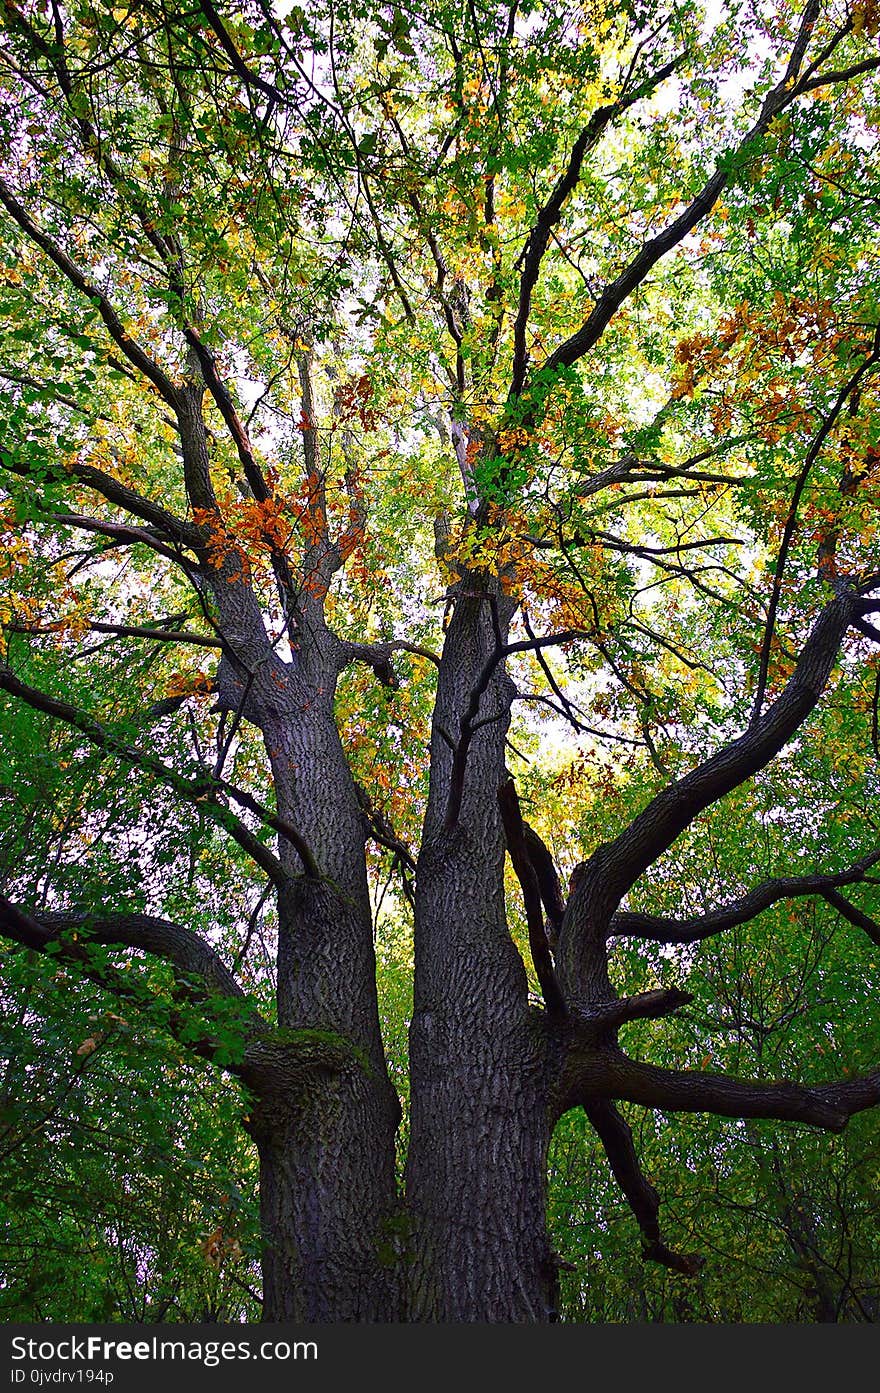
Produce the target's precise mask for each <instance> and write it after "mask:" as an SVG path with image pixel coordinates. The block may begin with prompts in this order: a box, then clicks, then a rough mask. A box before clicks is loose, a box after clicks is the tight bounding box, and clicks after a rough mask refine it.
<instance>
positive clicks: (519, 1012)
mask: <svg viewBox="0 0 880 1393" xmlns="http://www.w3.org/2000/svg"><path fill="white" fill-rule="evenodd" d="M500 617H501V619H502V622H503V623H504V628H505V629H506V622H504V621H505V620H506V619H509V611H508V613H507V615H504V614H503V613H501V614H500ZM495 643H496V635H495V634H494V632H493V627H492V625H491V622H490V614H489V608H488V605H487V603H485V602H482V603H481V602H480V601H473V600H467V599H465V600H459V601H458V604H457V606H456V610H455V613H454V615H453V618H452V620H451V623H450V626H449V630H448V632H447V636H446V643H445V648H444V656H443V664H442V667H441V673H440V681H439V690H438V697H437V706H436V713H435V728H434V735H433V746H432V775H431V790H430V796H429V806H428V812H427V818H426V823H425V833H424V838H423V842H422V852H421V856H420V859H419V865H418V877H417V896H416V938H415V960H416V970H415V1005H414V1012H413V1021H412V1028H411V1032H410V1068H411V1082H412V1105H411V1106H412V1115H411V1134H410V1144H409V1156H408V1165H407V1202H408V1207H409V1212H410V1216H411V1219H412V1222H413V1260H412V1263H411V1267H410V1279H411V1280H410V1301H411V1318H412V1319H414V1320H423V1321H425V1320H428V1321H491V1322H505V1321H507V1322H513V1321H523V1322H526V1321H528V1322H534V1321H544V1320H547V1319H550V1318H552V1314H553V1309H554V1305H555V1301H554V1296H553V1291H554V1286H555V1282H554V1278H555V1269H554V1266H553V1262H552V1258H551V1252H550V1246H549V1241H548V1237H547V1232H546V1218H545V1212H546V1152H547V1145H548V1142H549V1136H550V1126H551V1123H550V1108H549V1105H548V1091H549V1090H548V1057H549V1050H548V1044H547V1039H546V1036H545V1031H544V1027H543V1025H542V1017H541V1013H540V1012H538V1011H535V1010H533V1009H532V1008H530V1006H529V1003H528V993H527V981H526V974H525V970H524V967H523V963H522V960H521V958H520V956H519V953H518V951H517V949H516V947H515V946H514V944H513V942H512V940H511V938H510V934H509V932H508V928H507V923H506V918H505V909H504V886H503V866H504V837H503V830H502V827H501V821H500V816H499V811H498V804H497V790H498V787H499V785H500V784H501V783H502V782H503V779H504V776H505V769H504V741H505V735H506V731H507V726H508V720H509V706H510V699H511V690H510V683H509V679H507V678H506V677H505V675H504V673H503V670H502V666H501V665H500V664H499V666H498V668H497V669H496V671H495V673H494V676H493V679H492V682H491V683H490V685H489V687H488V689H487V691H486V694H485V696H484V698H483V701H482V703H481V707H480V719H482V718H483V717H484V716H493V717H495V718H496V719H494V720H493V721H491V723H488V724H486V725H484V726H482V727H481V728H480V729H479V730H478V731H477V732H476V734H475V735H474V739H473V743H472V746H471V749H470V752H469V757H468V763H467V773H466V780H465V788H464V797H463V800H462V805H461V813H460V817H459V818H458V820H457V824H456V826H455V827H454V828H452V829H451V830H450V829H449V827H448V826H447V825H446V823H447V821H448V816H447V815H448V803H449V783H450V776H451V771H452V751H451V750H450V748H449V745H448V743H447V741H446V739H445V738H444V736H443V735H442V734H441V733H440V728H441V727H442V729H443V730H444V731H445V732H446V735H447V736H450V737H452V739H453V741H454V740H455V739H457V738H458V736H459V732H460V725H459V718H460V716H461V714H462V713H463V712H464V711H465V710H466V708H467V705H468V700H469V697H470V693H471V691H472V689H473V686H474V683H475V682H476V680H477V677H478V675H479V674H480V672H481V671H483V669H484V665H485V662H486V659H487V656H488V655H489V654H490V653H491V652H492V650H493V648H494V646H495Z"/></svg>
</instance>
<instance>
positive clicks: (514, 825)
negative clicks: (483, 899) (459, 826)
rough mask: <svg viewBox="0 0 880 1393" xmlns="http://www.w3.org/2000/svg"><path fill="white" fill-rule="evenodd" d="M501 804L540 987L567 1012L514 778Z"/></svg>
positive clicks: (550, 1006) (548, 1001)
mask: <svg viewBox="0 0 880 1393" xmlns="http://www.w3.org/2000/svg"><path fill="white" fill-rule="evenodd" d="M498 807H499V808H500V810H501V821H502V824H503V826H504V836H505V838H506V840H507V850H508V852H509V854H510V860H511V864H512V865H513V869H514V871H515V873H516V878H517V880H518V881H519V883H520V888H521V889H522V896H523V904H524V905H525V911H526V924H527V927H528V933H529V950H530V952H531V955H532V962H533V963H534V966H535V975H536V976H537V978H538V983H539V985H540V987H541V995H542V996H543V998H544V1004H545V1005H546V1007H547V1010H548V1011H549V1012H550V1014H551V1015H557V1016H559V1015H564V1014H565V1009H566V1008H565V999H564V997H563V995H562V992H561V991H560V989H559V983H558V982H557V980H556V973H555V972H554V970H553V958H552V955H551V953H550V944H549V943H548V941H547V933H546V930H545V928H544V915H543V912H542V909H541V891H540V886H539V883H538V876H537V873H536V871H535V867H534V865H533V864H532V859H531V856H530V855H529V849H528V844H527V841H526V836H525V828H524V826H523V820H522V812H521V810H520V806H519V798H518V797H517V793H516V785H515V784H514V782H513V779H508V780H507V782H506V783H504V784H502V785H501V787H500V788H499V790H498ZM542 845H543V844H542Z"/></svg>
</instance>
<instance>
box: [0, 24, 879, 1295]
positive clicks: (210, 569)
mask: <svg viewBox="0 0 880 1393" xmlns="http://www.w3.org/2000/svg"><path fill="white" fill-rule="evenodd" d="M2 14H3V39H2V65H3V66H2V71H3V79H2V82H3V85H2V88H0V121H2V133H3V147H4V156H3V170H2V178H0V204H2V208H3V215H2V216H3V228H4V239H3V252H2V258H3V262H2V287H3V289H2V316H3V320H2V322H3V326H4V327H3V334H4V351H3V359H2V369H0V384H2V391H3V396H4V402H5V415H6V420H5V428H4V435H3V439H2V456H0V459H2V469H3V489H4V502H3V509H4V512H3V523H2V525H3V528H4V539H5V542H6V547H7V560H6V562H5V565H4V586H5V593H4V596H3V599H2V602H0V603H2V620H3V628H4V635H5V657H4V659H3V662H2V665H0V688H2V690H3V692H4V694H5V704H4V708H3V716H2V719H3V722H4V729H5V742H4V753H3V761H4V769H3V784H4V790H5V793H4V798H3V810H4V822H3V846H4V861H5V877H6V887H5V895H4V898H3V899H2V901H0V906H2V910H0V928H2V932H3V935H4V936H5V938H6V939H7V940H8V942H9V944H10V945H12V947H11V949H10V951H9V953H7V954H6V961H8V963H9V965H10V966H9V972H10V976H11V980H13V981H14V980H16V979H15V974H16V972H20V971H21V970H22V968H21V964H20V958H21V949H25V950H27V952H26V954H25V961H26V962H30V963H32V955H33V954H38V955H40V954H48V955H50V956H51V957H54V959H55V962H56V964H57V973H56V976H57V977H58V978H60V980H61V982H62V983H63V984H64V985H62V986H61V987H59V990H70V986H69V984H70V983H71V982H74V983H75V982H80V983H83V984H85V985H86V986H87V988H88V991H89V992H92V991H94V990H97V991H98V992H99V993H100V994H101V999H102V1000H106V1001H107V1002H108V1003H110V1005H109V1006H108V1008H106V1009H111V1010H113V1011H115V1012H117V1013H118V1014H119V1015H120V1016H121V1017H123V1018H124V1019H125V1020H126V1022H131V1021H134V1022H135V1024H134V1025H133V1026H132V1028H133V1029H135V1030H143V1031H146V1032H154V1033H158V1035H159V1036H161V1037H162V1038H163V1039H165V1040H166V1041H168V1042H169V1047H170V1046H171V1044H172V1043H173V1045H174V1047H175V1048H178V1049H182V1050H183V1051H185V1052H187V1053H189V1054H190V1055H191V1056H193V1057H195V1058H197V1059H203V1060H207V1061H209V1062H210V1063H211V1065H212V1067H213V1068H215V1069H217V1070H220V1071H224V1072H225V1073H227V1074H228V1075H229V1076H231V1077H232V1078H233V1079H234V1080H236V1081H237V1082H238V1084H239V1085H240V1087H241V1089H242V1090H243V1097H244V1099H245V1102H244V1104H243V1112H242V1118H243V1125H244V1127H245V1129H246V1131H247V1133H248V1135H249V1136H250V1137H251V1138H252V1139H253V1141H254V1142H255V1144H256V1147H257V1149H258V1152H259V1163H260V1213H261V1228H262V1245H263V1247H262V1254H263V1255H262V1270H263V1313H264V1318H265V1319H268V1320H286V1319H295V1320H304V1321H328V1320H360V1321H388V1320H393V1319H406V1320H432V1321H462V1320H469V1321H475V1320H477V1321H545V1320H550V1319H553V1318H554V1317H555V1314H556V1311H557V1287H558V1268H559V1259H558V1257H557V1255H556V1254H555V1253H554V1251H553V1250H552V1248H551V1245H550V1243H549V1240H548V1235H547V1216H546V1208H547V1158H548V1148H549V1146H550V1142H551V1138H552V1136H553V1133H554V1130H555V1128H556V1127H557V1124H558V1123H559V1122H560V1119H562V1118H565V1117H567V1115H568V1114H570V1113H571V1112H572V1111H573V1110H575V1111H582V1112H583V1113H584V1114H585V1116H586V1118H587V1119H588V1121H589V1124H590V1126H591V1128H592V1130H593V1132H594V1133H595V1136H596V1137H597V1138H598V1140H599V1142H600V1143H601V1146H602V1148H603V1149H604V1153H605V1155H606V1156H607V1160H608V1164H609V1165H610V1169H611V1172H612V1174H613V1176H614V1178H615V1180H616V1182H617V1183H618V1185H619V1186H620V1188H621V1190H622V1192H623V1194H624V1196H625V1198H626V1200H627V1202H628V1204H629V1205H630V1206H631V1208H632V1211H633V1213H634V1215H635V1218H636V1220H637V1222H638V1225H639V1227H640V1229H641V1233H642V1237H643V1253H644V1256H645V1257H646V1258H647V1259H650V1260H653V1261H654V1262H657V1263H660V1264H662V1265H665V1266H666V1267H668V1268H670V1269H671V1270H672V1271H673V1272H676V1273H679V1274H681V1275H683V1276H685V1275H688V1274H694V1273H695V1272H697V1271H698V1270H699V1265H700V1259H699V1257H698V1256H696V1255H694V1254H691V1253H681V1252H679V1251H677V1250H674V1249H673V1248H672V1247H671V1246H670V1245H669V1244H668V1243H667V1242H666V1240H665V1238H664V1234H663V1231H662V1230H661V1227H660V1223H659V1217H658V1214H659V1206H660V1201H659V1195H658V1192H657V1190H656V1189H655V1188H654V1185H653V1184H652V1183H651V1181H650V1180H649V1179H648V1177H647V1176H646V1174H645V1173H644V1172H643V1170H642V1167H641V1164H640V1160H639V1156H638V1152H637V1147H636V1144H635V1141H634V1133H633V1130H632V1128H631V1126H630V1121H629V1119H631V1118H633V1117H634V1116H635V1115H636V1113H637V1111H638V1110H640V1109H649V1110H653V1111H654V1112H656V1113H657V1114H658V1116H660V1117H662V1116H663V1115H665V1114H667V1113H669V1112H677V1111H682V1112H685V1113H696V1114H706V1113H708V1114H715V1115H719V1116H721V1117H726V1118H738V1119H749V1120H751V1119H775V1120H777V1121H779V1122H783V1123H793V1124H798V1125H801V1126H802V1125H806V1126H810V1127H814V1128H820V1129H826V1130H828V1131H831V1132H838V1131H840V1130H842V1129H843V1128H844V1127H845V1125H846V1123H847V1120H848V1119H849V1118H850V1117H851V1116H852V1114H854V1113H857V1112H860V1111H864V1110H866V1109H869V1108H872V1107H874V1106H875V1105H876V1104H877V1102H878V1101H880V1072H878V1068H877V1057H876V1032H874V1034H873V1035H872V1034H871V1031H870V1030H866V1021H873V1019H874V1013H873V1009H872V1008H873V1002H872V1000H871V993H870V991H868V990H867V989H866V988H865V974H866V972H867V968H866V966H865V962H864V955H865V953H866V952H871V951H872V949H871V948H867V947H866V946H865V939H866V938H867V941H869V942H870V944H872V945H873V946H874V947H876V946H877V945H878V944H880V926H878V924H877V921H876V919H875V918H874V917H873V912H872V910H873V902H874V900H875V899H876V888H875V887H876V884H877V880H876V877H875V876H874V875H873V868H874V867H876V865H877V863H878V862H880V845H878V843H877V830H876V821H875V818H874V815H873V813H872V797H873V795H874V793H875V791H876V783H877V770H876V760H877V758H878V757H880V751H878V741H877V714H876V713H877V694H878V690H880V676H878V669H877V660H876V652H875V647H874V645H875V644H876V643H877V642H878V641H880V630H878V629H877V628H875V627H874V624H873V623H872V618H871V616H872V615H873V614H875V613H876V611H877V610H878V608H880V599H878V598H876V595H875V591H876V587H877V580H878V571H877V562H876V555H875V548H874V540H875V530H876V518H877V514H876V493H875V490H876V466H877V463H878V460H880V422H878V413H877V410H876V393H877V367H878V363H880V313H878V305H877V297H876V286H877V284H878V279H877V276H876V260H877V247H878V245H880V241H878V237H877V226H876V223H877V209H878V206H880V183H878V172H877V168H876V164H875V163H874V154H875V131H876V125H877V117H878V110H880V107H878V88H877V85H876V77H877V72H878V69H880V57H878V56H877V53H876V41H875V40H876V33H877V29H878V25H880V12H878V11H877V8H876V6H875V4H874V3H873V0H866V2H865V0H852V3H849V4H843V3H836V2H835V3H828V4H825V5H823V3H822V0H807V3H806V4H805V6H803V8H801V9H799V10H797V12H794V11H793V10H792V9H791V8H790V7H787V6H780V7H779V8H778V10H775V11H772V12H771V10H770V9H769V8H767V7H763V8H762V7H761V6H753V5H751V4H731V5H730V6H729V7H728V8H727V9H725V10H722V11H718V12H715V11H711V10H710V11H709V12H703V11H702V9H701V8H700V7H699V6H698V5H696V4H691V3H683V4H679V5H674V6H668V7H667V6H665V5H663V4H646V5H645V6H639V5H636V4H630V3H628V2H627V3H623V4H620V5H618V6H616V7H611V8H609V9H608V10H607V11H601V10H598V9H596V10H593V9H590V8H587V7H585V8H584V9H582V10H580V9H578V10H575V11H572V12H571V13H565V14H563V13H561V12H560V11H559V9H558V8H557V7H554V6H550V7H547V8H546V9H545V8H542V7H541V6H540V5H533V4H526V5H519V4H518V3H516V0H513V3H511V4H510V5H508V6H504V5H499V6H495V5H494V4H490V3H485V2H484V0H468V3H466V4H460V3H457V0H452V2H451V3H447V0H422V3H421V4H419V5H418V6H417V7H413V8H404V7H398V6H396V5H388V6H383V7H380V6H373V5H363V4H360V3H358V2H357V0H354V2H349V0H345V3H341V4H335V3H330V4H323V3H319V4H316V5H314V6H312V7H310V9H309V10H308V11H306V10H305V9H303V8H301V7H299V6H295V7H293V8H292V9H290V10H289V11H288V12H287V13H286V15H284V16H283V17H282V16H280V15H279V14H278V13H276V11H275V10H274V9H273V8H272V7H271V6H270V5H268V4H265V3H263V0H254V2H253V3H250V0H248V3H246V4H244V5H242V6H240V7H234V6H227V5H220V6H217V5H215V4H213V3H211V0H198V3H181V2H180V0H175V3H173V4H170V5H169V4H165V3H162V2H161V0H157V3H153V0H147V3H139V4H138V5H136V6H133V5H132V6H130V5H129V4H127V3H125V2H124V0H123V2H122V3H117V4H113V3H110V4H107V5H106V6H105V5H102V4H97V3H94V2H93V0H69V3H67V2H63V0H34V3H31V0H6V2H5V4H4V6H3V10H2ZM522 712H525V713H526V714H524V715H523V714H521V713H522ZM566 732H567V733H566ZM566 742H569V743H566ZM508 759H509V760H510V763H511V766H512V767H513V768H515V769H516V770H517V771H518V772H517V774H516V778H514V777H512V775H511V772H510V771H509V769H508ZM523 808H525V809H526V810H527V813H528V820H527V819H526V817H525V816H524V813H523ZM506 858H507V860H506ZM508 861H509V867H510V869H509V870H508V871H507V872H506V870H505V867H506V865H507V864H508ZM558 864H561V865H562V867H563V874H562V875H560V872H559V869H558ZM566 873H567V885H566V884H564V881H565V880H566ZM370 877H372V878H373V881H374V884H375V886H376V887H379V885H380V883H381V882H384V881H387V888H386V890H385V892H384V899H385V904H386V913H385V915H384V918H383V917H382V916H381V915H380V914H379V911H378V908H377V906H378V904H379V902H380V900H381V899H382V895H380V893H379V891H378V888H377V890H376V893H371V887H370ZM805 906H806V907H808V908H810V910H811V912H815V914H817V915H818V921H819V923H820V925H821V936H822V937H821V943H822V947H821V953H820V954H819V956H818V958H817V957H816V953H815V943H814V942H813V940H812V939H811V937H810V933H809V932H808V931H807V929H806V928H805V920H804V917H803V914H802V910H803V909H804V907H805ZM817 907H818V908H817ZM774 916H775V917H774ZM410 923H411V925H412V935H413V936H412V943H413V950H412V951H413V963H414V969H413V1005H412V1017H411V1023H410V1028H409V1057H408V1066H407V1074H406V1088H405V1093H406V1103H407V1145H406V1161H405V1175H404V1178H403V1182H402V1184H401V1183H400V1182H399V1179H398V1175H397V1168H396V1153H395V1138H396V1134H397V1132H398V1127H399V1124H400V1121H401V1103H400V1100H399V1092H400V1091H402V1090H401V1089H400V1088H399V1086H395V1085H399V1082H400V1081H399V1080H398V1079H395V1085H392V1081H391V1078H390V1076H389V1060H388V1054H387V1049H386V1045H385V1043H383V1021H382V1019H381V1013H382V1003H381V1002H380V998H379V993H378V990H377V972H376V953H377V946H376V945H377V939H376V933H377V932H378V934H379V938H378V946H379V951H380V955H381V954H383V953H385V952H386V946H385V945H386V944H387V942H388V937H387V935H388V933H389V932H390V931H391V930H392V929H393V931H394V933H396V934H397V936H398V938H401V936H402V938H403V939H404V940H405V939H406V935H407V932H408V925H409V924H410ZM768 925H769V926H770V928H769V930H768ZM832 930H833V932H832ZM728 942H730V943H732V944H733V945H734V947H735V954H734V958H735V961H734V964H733V972H734V977H733V979H732V980H731V979H728V978H722V979H721V981H720V982H719V981H718V980H717V979H716V980H714V981H713V974H712V972H711V971H707V970H704V969H705V964H706V963H707V962H708V963H710V964H711V963H712V962H717V958H713V956H712V955H713V953H715V952H716V950H717V949H718V945H719V944H721V945H722V947H723V945H725V944H727V943H728ZM854 945H855V946H854ZM771 951H772V952H773V953H784V954H786V955H787V961H788V962H789V963H790V980H794V981H798V982H801V983H802V990H801V991H800V992H799V993H798V996H797V1000H796V1002H795V1004H794V1006H793V1007H792V1006H788V1007H785V1008H784V1009H794V1010H795V1013H796V1015H797V1016H798V1018H800V1016H801V1015H805V1017H806V1024H805V1025H804V1026H803V1030H804V1033H805V1034H806V1036H807V1037H808V1038H809V1039H811V1040H812V1041H813V1044H814V1045H815V1046H816V1049H813V1050H811V1049H809V1048H808V1049H807V1051H806V1053H805V1055H804V1056H803V1057H802V1058H801V1059H800V1060H796V1061H794V1066H793V1076H789V1077H788V1078H785V1079H782V1078H777V1077H776V1076H775V1075H774V1073H773V1069H772V1063H773V1055H772V1052H771V1051H768V1052H767V1054H766V1055H764V1056H762V1054H761V1050H760V1049H755V1050H754V1051H753V1057H752V1059H751V1064H752V1066H753V1067H752V1069H751V1076H746V1075H745V1074H743V1073H739V1072H730V1073H728V1072H719V1071H718V1070H717V1069H714V1070H713V1068H712V1056H711V1051H710V1052H706V1051H705V1048H704V1045H703V1042H704V1041H705V1038H706V1036H705V1032H704V1033H703V1034H702V1035H700V1034H699V1032H695V1031H694V1030H693V1029H692V1026H691V1024H689V1019H690V1018H688V1017H687V1016H685V1017H684V1018H682V1015H681V1013H682V1011H683V1010H684V1009H685V1008H687V1007H688V1006H689V1004H690V1003H691V1002H694V1008H693V1009H694V1012H695V1013H698V1012H699V1011H700V1010H702V1011H703V1012H705V1013H707V1014H708V1015H710V1016H711V1015H713V1014H714V1019H715V1021H716V1024H717V1023H718V1022H720V1028H722V1029H723V1028H725V1022H726V1028H730V1023H731V1021H733V1023H734V1024H735V1025H737V1026H738V1027H742V1028H748V1029H751V1027H750V1026H749V1025H748V1019H751V1018H750V1017H748V1009H747V1008H748V1006H749V1000H750V996H749V994H750V992H752V991H753V988H754V990H757V989H758V988H757V985H756V977H757V978H758V979H760V977H761V964H762V961H763V957H764V956H766V954H767V953H769V952H771ZM811 952H813V957H811V956H810V954H811ZM701 974H702V975H701ZM841 979H842V980H841ZM783 980H788V979H783ZM829 983H830V984H831V985H830V986H829V985H827V984H829ZM780 990H782V988H780ZM713 993H714V994H713ZM862 996H864V998H865V1005H864V1007H862V1005H861V998H862ZM829 1001H831V1002H833V1003H834V1011H833V1012H832V1013H831V1014H830V1016H829V1010H828V1003H829ZM763 1006H764V1007H765V1008H766V1009H768V1010H769V1009H770V1007H771V1006H772V1002H771V1001H770V1000H769V998H767V999H766V1000H765V1001H764V1002H763ZM736 1013H738V1015H737V1014H736ZM774 1019H775V1018H774ZM755 1020H757V1025H756V1026H755V1031H754V1036H753V1038H755V1039H757V1040H760V1039H761V1028H762V1022H761V1019H760V1018H759V1017H755ZM743 1021H746V1022H747V1025H746V1026H745V1027H743ZM752 1024H754V1021H752ZM765 1024H766V1022H765ZM811 1030H812V1032H813V1033H812V1035H811V1034H810V1031H811ZM386 1033H387V1032H386ZM621 1033H622V1034H623V1035H624V1037H625V1042H624V1041H621V1038H620V1036H621ZM90 1038H93V1037H90ZM694 1039H697V1040H698V1041H699V1042H700V1045H701V1049H702V1055H701V1057H700V1056H698V1055H697V1054H696V1053H695V1051H694V1048H693V1044H694ZM102 1040H103V1036H102ZM856 1041H858V1042H860V1046H861V1047H860V1048H859V1046H858V1044H857V1043H855V1042H856ZM819 1047H821V1048H822V1050H823V1051H824V1052H823V1053H818V1058H817V1057H816V1056H817V1051H818V1050H819ZM845 1047H846V1048H847V1049H849V1050H850V1054H849V1062H848V1063H847V1065H846V1072H843V1073H842V1072H841V1071H840V1070H839V1069H836V1068H835V1067H833V1065H834V1062H833V1061H829V1060H828V1059H827V1057H826V1056H827V1055H828V1054H832V1055H837V1054H840V1053H843V1051H844V1048H845ZM108 1048H109V1046H108ZM658 1054H659V1055H660V1056H661V1057H664V1058H666V1059H667V1060H668V1059H669V1056H670V1055H671V1056H672V1058H673V1060H674V1059H676V1058H677V1059H678V1060H679V1061H680V1062H681V1063H683V1064H684V1065H685V1066H686V1067H675V1066H673V1065H672V1064H670V1063H667V1064H666V1066H665V1067H660V1065H658V1064H656V1063H653V1062H649V1060H650V1059H652V1058H653V1059H656V1058H657V1057H658ZM643 1056H647V1058H645V1057H643ZM745 1062H746V1063H748V1062H749V1060H748V1059H746V1060H745ZM398 1072H399V1062H398ZM168 1086H169V1087H170V1081H169V1085H168ZM750 1125H751V1124H750ZM755 1125H757V1124H755ZM756 1135H758V1134H757V1133H756ZM760 1135H762V1136H763V1135H766V1133H764V1132H761V1133H760ZM773 1154H777V1153H773Z"/></svg>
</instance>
